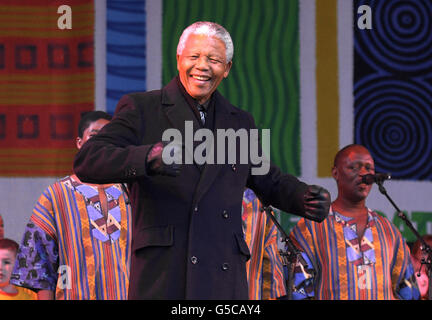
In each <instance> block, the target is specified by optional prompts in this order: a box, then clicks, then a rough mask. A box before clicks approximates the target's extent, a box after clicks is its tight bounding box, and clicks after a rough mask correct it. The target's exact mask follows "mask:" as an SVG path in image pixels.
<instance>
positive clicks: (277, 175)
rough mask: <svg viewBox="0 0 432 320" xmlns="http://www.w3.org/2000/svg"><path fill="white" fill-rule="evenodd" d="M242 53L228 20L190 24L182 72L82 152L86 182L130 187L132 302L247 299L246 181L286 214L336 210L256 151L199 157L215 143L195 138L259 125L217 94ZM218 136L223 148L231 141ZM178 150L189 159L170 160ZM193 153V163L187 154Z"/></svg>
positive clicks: (325, 196)
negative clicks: (175, 135) (264, 165)
mask: <svg viewBox="0 0 432 320" xmlns="http://www.w3.org/2000/svg"><path fill="white" fill-rule="evenodd" d="M233 52H234V46H233V43H232V40H231V37H230V35H229V33H228V32H227V31H226V30H225V28H223V27H222V26H220V25H218V24H216V23H213V22H196V23H194V24H192V25H191V26H189V27H188V28H186V29H185V30H184V32H183V34H182V36H181V38H180V41H179V44H178V49H177V69H178V72H179V74H178V76H176V77H175V78H174V79H173V80H172V81H171V82H170V83H169V84H168V85H166V86H165V87H163V88H162V89H161V90H155V91H150V92H144V93H143V92H141V93H131V94H127V95H125V96H124V97H122V98H121V99H120V101H119V103H118V105H117V109H116V113H115V116H114V118H113V120H112V122H111V123H110V124H108V125H107V126H106V127H104V129H103V130H102V131H101V132H100V133H99V134H98V135H97V136H95V137H94V138H92V139H91V140H90V141H88V142H87V143H86V144H85V145H84V147H83V148H82V149H81V150H80V152H79V154H78V155H77V156H76V158H75V163H74V168H75V172H76V173H77V175H78V176H79V178H80V179H82V180H83V181H87V182H94V183H108V182H113V181H116V182H126V183H127V184H128V187H129V188H128V189H129V190H130V199H131V205H132V208H133V228H132V229H133V230H132V232H133V240H132V242H133V243H132V263H131V273H130V287H129V299H247V298H248V287H247V280H246V268H245V264H246V261H247V260H248V258H249V256H250V252H249V249H248V246H247V245H246V243H245V240H244V236H243V230H242V218H241V208H242V196H243V191H244V188H245V187H249V188H250V189H252V190H253V191H254V192H255V193H256V194H257V196H258V197H260V199H262V201H263V202H264V203H266V204H271V205H273V206H275V207H277V208H279V209H281V210H284V211H286V212H292V213H294V214H297V215H300V216H303V217H307V218H309V219H313V220H315V221H322V220H323V219H324V218H325V217H326V216H327V214H328V208H329V205H330V196H329V193H328V192H327V190H325V189H323V188H321V187H318V186H314V185H308V184H306V183H304V182H301V181H299V180H298V179H297V178H296V177H294V176H292V175H289V174H283V173H281V171H280V170H279V169H278V168H277V167H276V166H274V165H273V164H271V163H270V164H269V169H268V171H267V172H264V173H261V174H254V173H253V172H254V170H253V169H254V168H256V167H257V164H256V162H254V161H252V160H253V159H252V157H251V156H250V157H249V158H247V159H246V160H247V161H238V159H237V158H235V159H234V160H235V161H226V162H224V163H220V162H219V161H218V163H214V162H210V161H209V162H204V163H202V162H201V161H197V157H196V155H197V154H199V153H200V152H201V153H202V152H203V151H208V150H207V149H205V150H203V149H199V148H198V147H200V146H201V145H198V146H197V144H196V142H200V141H196V137H204V136H206V137H208V134H209V133H216V132H218V130H226V132H234V133H235V132H237V131H239V130H240V129H241V130H243V132H248V133H250V132H251V130H256V128H255V123H254V120H253V117H252V116H251V115H250V114H249V113H248V112H245V111H243V110H241V109H239V108H236V107H235V106H233V105H232V104H231V103H229V101H228V100H226V99H225V98H224V97H223V96H222V95H221V94H220V93H219V92H218V91H217V87H218V86H219V84H220V83H221V81H222V80H223V79H224V78H226V77H227V76H228V74H229V72H230V70H231V67H232V65H233V62H232V57H233ZM188 126H189V127H190V128H191V131H188V130H187V129H188V128H189V127H188ZM173 129H175V130H176V131H175V132H179V133H180V135H181V137H184V139H185V142H186V143H184V144H183V146H185V147H184V148H183V149H182V148H177V149H176V148H175V146H171V141H167V140H166V139H164V137H165V138H166V133H167V132H169V130H173ZM230 130H231V131H230ZM170 132H171V131H170ZM228 138H230V137H228ZM187 139H189V140H187ZM191 139H193V141H191ZM218 139H219V137H218V136H217V137H216V139H215V140H214V141H213V144H214V145H215V146H219V143H222V142H223V141H220V140H218ZM188 141H189V143H190V144H189V147H190V146H192V148H193V150H190V148H189V149H188V147H187V144H188ZM234 141H235V144H234V147H232V146H231V147H232V148H227V149H221V150H220V149H217V150H215V151H214V152H215V153H214V154H213V156H214V159H216V158H217V159H218V160H225V159H230V157H231V156H232V154H231V153H232V152H235V154H237V155H238V154H240V150H241V149H244V148H243V147H245V146H244V145H243V146H241V144H242V143H241V142H242V141H238V140H234ZM168 142H169V143H168ZM177 147H178V146H177ZM240 147H242V148H240ZM246 147H247V146H246ZM167 150H168V151H167ZM226 150H228V152H225V151H226ZM246 150H247V149H246ZM258 151H259V153H261V150H258ZM172 152H173V153H174V154H180V157H178V158H175V159H176V161H167V158H170V155H171V154H172ZM188 152H192V155H193V156H194V157H193V159H189V160H192V161H186V160H187V159H186V158H187V156H186V153H188ZM183 153H184V154H183ZM208 155H209V154H208ZM179 159H180V162H179V161H177V160H179ZM183 159H185V160H184V161H182V160H183ZM205 159H209V158H205ZM251 159H252V160H251ZM243 160H244V159H243Z"/></svg>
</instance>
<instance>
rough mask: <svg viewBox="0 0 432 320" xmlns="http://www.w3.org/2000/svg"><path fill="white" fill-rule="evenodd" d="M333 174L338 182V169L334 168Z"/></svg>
mask: <svg viewBox="0 0 432 320" xmlns="http://www.w3.org/2000/svg"><path fill="white" fill-rule="evenodd" d="M331 173H332V177H333V179H335V180H336V181H337V180H338V170H337V168H336V167H333V168H332V170H331Z"/></svg>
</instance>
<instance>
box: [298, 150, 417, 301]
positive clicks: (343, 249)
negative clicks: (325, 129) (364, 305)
mask: <svg viewBox="0 0 432 320" xmlns="http://www.w3.org/2000/svg"><path fill="white" fill-rule="evenodd" d="M374 173H375V169H374V161H373V158H372V156H371V154H370V153H369V151H368V150H367V149H366V148H365V147H364V146H361V145H356V144H353V145H348V146H346V147H345V148H343V149H341V150H340V151H339V152H338V153H337V155H336V157H335V161H334V166H333V168H332V176H333V178H334V179H335V180H336V183H337V187H338V196H337V198H336V200H335V201H334V202H333V203H332V206H331V208H330V213H329V215H328V217H327V218H326V219H325V220H324V221H323V222H322V223H316V222H313V221H309V220H305V219H301V220H300V221H299V222H298V224H297V225H296V226H295V227H294V228H293V230H292V232H291V234H290V237H291V239H293V241H294V242H295V243H296V245H297V246H298V247H299V248H300V249H301V251H302V255H303V257H304V258H305V260H306V261H307V264H308V266H306V267H305V266H303V265H302V266H297V267H296V271H295V272H296V276H295V289H294V294H293V296H294V298H295V299H305V298H313V299H322V300H333V299H336V300H392V299H419V290H418V286H417V283H416V280H415V275H414V270H413V266H412V263H411V260H410V251H409V248H408V246H407V244H406V242H405V240H404V239H403V237H402V235H401V233H400V232H399V230H398V229H397V228H396V226H395V225H394V224H392V223H391V222H390V221H389V220H388V219H387V218H385V217H383V216H380V215H378V214H377V213H376V212H374V211H372V210H370V209H369V208H367V207H366V204H365V201H366V198H367V196H368V195H369V192H370V190H371V187H372V186H371V185H368V184H365V183H364V182H363V181H362V177H363V176H364V175H366V174H374Z"/></svg>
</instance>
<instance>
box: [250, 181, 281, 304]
mask: <svg viewBox="0 0 432 320" xmlns="http://www.w3.org/2000/svg"><path fill="white" fill-rule="evenodd" d="M242 221H243V231H244V234H245V241H246V243H247V245H248V247H249V250H250V254H251V257H250V259H249V260H248V261H247V262H246V275H247V280H248V288H249V299H250V300H274V299H278V298H281V297H284V296H286V289H285V279H284V270H283V263H282V259H281V257H280V255H279V251H278V244H277V237H278V230H277V228H276V226H275V224H274V223H273V222H272V221H271V219H270V218H269V217H268V216H267V214H266V213H265V212H262V204H261V201H260V200H259V199H258V197H257V196H256V195H255V193H254V192H253V191H252V190H251V189H245V191H244V193H243V202H242Z"/></svg>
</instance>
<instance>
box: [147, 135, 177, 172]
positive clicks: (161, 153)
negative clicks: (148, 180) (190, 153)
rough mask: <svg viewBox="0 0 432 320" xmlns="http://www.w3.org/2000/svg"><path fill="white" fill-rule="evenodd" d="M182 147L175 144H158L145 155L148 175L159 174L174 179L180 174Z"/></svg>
mask: <svg viewBox="0 0 432 320" xmlns="http://www.w3.org/2000/svg"><path fill="white" fill-rule="evenodd" d="M181 154H182V147H181V146H180V145H177V144H173V143H170V144H168V143H167V142H158V143H156V144H155V145H153V147H152V148H151V149H150V151H149V153H148V154H147V159H146V166H147V172H148V173H149V175H154V174H160V175H163V176H170V177H176V176H178V175H179V174H180V169H181V164H179V161H176V160H178V159H180V160H181Z"/></svg>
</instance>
